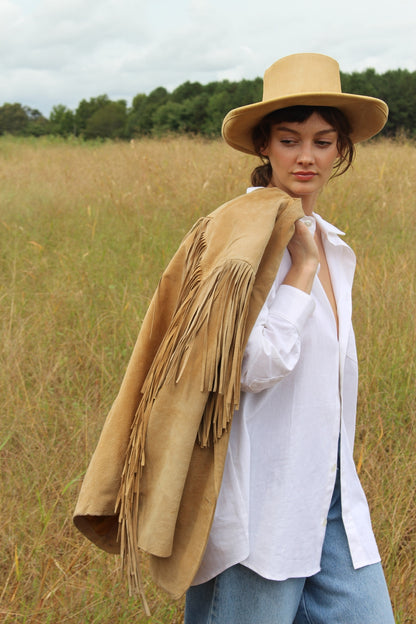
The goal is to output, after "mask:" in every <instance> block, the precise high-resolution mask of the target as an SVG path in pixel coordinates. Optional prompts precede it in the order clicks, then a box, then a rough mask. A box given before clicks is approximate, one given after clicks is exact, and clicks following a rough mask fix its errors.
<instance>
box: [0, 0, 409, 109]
mask: <svg viewBox="0 0 416 624" xmlns="http://www.w3.org/2000/svg"><path fill="white" fill-rule="evenodd" d="M415 41H416V2H415V0H396V1H395V2H391V1H387V0H348V1H347V2H341V1H340V0H338V1H336V0H335V1H334V0H314V1H311V0H297V1H296V2H295V1H293V0H284V1H283V0H280V1H279V0H260V1H258V0H0V105H1V104H3V103H4V102H19V103H21V104H24V105H27V106H30V107H32V108H37V109H39V110H40V111H41V112H42V113H43V114H44V115H49V113H50V110H51V108H52V106H53V105H55V104H64V105H65V106H67V107H68V108H71V109H73V110H74V109H75V108H76V107H77V105H78V103H79V102H80V100H82V99H84V98H85V99H90V98H91V97H95V96H97V95H101V94H104V93H105V94H107V95H108V96H109V97H110V99H113V100H115V99H126V100H127V102H128V103H129V104H130V102H131V99H132V97H133V96H134V95H136V94H137V93H146V94H148V93H150V92H151V91H152V90H153V89H155V88H156V87H159V86H163V87H166V88H167V89H168V90H169V91H171V90H172V89H174V88H175V87H177V86H178V85H180V84H182V83H183V82H185V81H187V80H190V81H199V82H201V83H202V84H206V83H208V82H211V81H213V80H222V79H224V78H228V79H230V80H240V79H242V78H249V79H252V78H255V77H256V76H263V73H264V70H265V69H266V68H267V67H268V66H269V65H271V64H272V63H273V62H274V61H275V60H277V59H278V58H280V57H282V56H286V55H287V54H292V53H295V52H320V53H323V54H328V55H329V56H333V57H334V58H336V59H337V61H338V62H339V64H340V66H341V69H342V70H343V71H345V72H351V71H354V70H357V71H361V70H363V69H366V68H367V67H373V68H375V69H376V70H377V71H378V72H380V73H382V72H384V71H386V70H388V69H397V68H406V69H409V70H411V71H414V70H415V69H416V44H415Z"/></svg>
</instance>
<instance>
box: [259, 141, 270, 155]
mask: <svg viewBox="0 0 416 624" xmlns="http://www.w3.org/2000/svg"><path fill="white" fill-rule="evenodd" d="M260 154H261V155H262V156H266V157H267V158H268V156H269V146H268V144H267V145H264V146H263V147H261V148H260Z"/></svg>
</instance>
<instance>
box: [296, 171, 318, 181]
mask: <svg viewBox="0 0 416 624" xmlns="http://www.w3.org/2000/svg"><path fill="white" fill-rule="evenodd" d="M293 175H294V176H295V178H296V179H297V180H303V181H308V180H312V178H314V177H315V176H316V173H315V172H314V171H294V172H293Z"/></svg>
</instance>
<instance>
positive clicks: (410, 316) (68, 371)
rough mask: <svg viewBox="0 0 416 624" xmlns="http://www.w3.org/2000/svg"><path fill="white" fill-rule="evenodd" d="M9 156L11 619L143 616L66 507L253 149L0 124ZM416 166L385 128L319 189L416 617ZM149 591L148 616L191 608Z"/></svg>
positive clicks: (363, 467)
mask: <svg viewBox="0 0 416 624" xmlns="http://www.w3.org/2000/svg"><path fill="white" fill-rule="evenodd" d="M0 162H1V168H0V176H1V185H0V232H1V271H0V298H1V308H0V313H1V332H2V333H1V342H2V355H1V358H2V359H1V369H0V370H1V372H0V375H1V389H2V396H1V401H2V403H1V405H2V414H1V420H0V452H1V455H0V459H1V477H0V478H1V497H2V509H3V513H2V530H1V533H0V552H1V553H2V557H1V562H0V620H1V619H2V621H3V622H7V623H9V624H10V623H12V622H13V623H14V622H16V623H20V622H30V623H32V624H38V623H39V624H41V623H42V624H43V623H46V622H50V623H56V622H73V623H87V622H88V623H98V622H99V623H100V624H107V623H108V624H110V623H113V622H121V623H133V622H134V623H135V624H137V623H140V622H144V621H145V620H144V618H143V615H142V611H141V608H140V604H139V603H138V601H137V600H136V599H133V598H129V597H128V596H127V592H126V588H125V585H124V583H123V582H122V580H121V579H120V577H119V574H118V567H119V561H118V558H117V557H113V556H110V555H106V554H105V553H102V552H100V551H99V550H98V549H96V548H95V547H94V546H92V545H91V544H90V543H88V542H87V540H85V539H84V538H83V537H82V536H81V535H80V534H78V533H77V532H76V531H75V530H74V528H73V526H72V521H71V515H72V512H73V508H74V504H75V501H76V497H77V492H78V489H79V484H80V479H81V477H82V474H83V471H84V470H85V468H86V466H87V463H88V461H89V458H90V456H91V453H92V451H93V449H94V446H95V443H96V440H97V437H98V435H99V432H100V429H101V426H102V423H103V419H104V417H105V415H106V413H107V411H108V409H109V406H110V404H111V402H112V400H113V399H114V396H115V394H116V392H117V390H118V387H119V383H120V380H121V377H122V374H123V372H124V368H125V366H126V363H127V360H128V357H129V354H130V351H131V348H132V346H133V343H134V340H135V337H136V333H137V330H138V327H139V325H140V320H141V318H142V316H143V314H144V311H145V309H146V306H147V303H148V301H149V297H150V295H151V293H152V291H153V289H154V287H155V284H156V282H157V279H158V277H159V275H160V272H161V270H162V269H163V267H164V266H165V264H166V263H167V261H168V259H169V258H170V256H171V255H172V253H173V251H174V250H175V248H176V247H177V244H178V243H179V241H180V239H181V238H182V236H183V234H184V233H185V231H186V230H187V229H188V228H189V227H190V225H191V224H192V223H193V222H194V221H195V220H196V218H197V217H198V216H199V215H200V214H203V213H207V212H209V211H211V210H212V209H213V208H214V207H216V206H217V205H219V204H220V203H222V202H223V201H225V200H226V199H229V198H231V197H234V196H235V195H237V194H240V193H243V192H244V191H245V187H246V186H247V182H248V177H249V171H250V169H251V167H252V165H253V160H252V159H251V158H250V157H246V156H244V155H239V154H238V153H233V151H232V150H230V149H229V148H227V147H225V146H224V145H222V144H221V143H220V142H211V143H205V142H203V141H199V140H186V139H172V140H166V141H159V142H157V141H145V140H143V141H139V142H137V143H135V144H111V143H108V144H102V145H91V144H89V145H81V144H77V143H73V144H71V143H67V144H65V143H62V142H51V141H16V140H9V139H7V138H3V139H1V141H0ZM415 180H416V149H415V147H414V146H413V145H409V144H406V143H401V144H399V143H396V144H395V143H389V142H379V143H373V144H369V145H367V146H364V147H362V148H361V149H360V150H359V153H358V157H357V161H356V165H355V168H354V170H353V171H351V172H349V173H348V174H346V175H345V176H344V177H343V178H340V179H338V180H336V181H334V182H333V183H331V185H330V186H329V187H328V189H327V191H326V192H325V194H324V195H323V196H322V198H321V201H320V212H321V214H322V215H323V216H325V217H327V218H329V219H330V220H332V221H334V222H335V223H336V224H337V225H338V226H339V227H340V228H341V229H343V230H344V231H346V233H347V240H348V241H349V242H350V243H351V244H352V246H353V247H354V249H355V250H356V252H357V256H358V271H357V276H356V284H355V312H354V321H355V328H356V334H357V343H358V348H359V353H360V360H361V362H360V364H361V377H360V398H359V423H358V430H357V444H356V459H357V463H358V466H359V470H360V473H361V477H362V481H363V484H364V487H365V489H366V491H367V493H368V497H369V500H370V505H371V508H372V517H373V524H374V528H375V532H376V534H377V537H378V541H379V545H380V548H381V551H382V555H383V560H384V566H385V571H386V576H387V580H388V583H389V586H390V590H391V596H392V600H393V604H394V608H395V612H396V619H397V622H398V623H400V624H404V623H405V622H408V623H410V622H416V593H415V591H416V590H415V588H416V566H415V560H416V533H415V530H414V527H415V525H416V505H415V495H414V492H415V486H416V454H415V448H416V400H415V372H416V371H415V331H416V330H415V314H414V311H415V266H416V251H415V250H416V245H415V243H414V238H415V231H416V226H415V217H414V192H415ZM148 594H149V598H150V602H151V606H152V610H153V619H152V621H153V622H155V623H168V622H172V623H175V622H176V623H178V622H180V621H181V618H182V604H181V603H176V604H173V603H171V602H170V601H169V599H167V598H166V597H165V596H163V595H161V594H160V593H159V592H158V591H157V590H156V589H155V588H153V587H152V586H151V585H150V584H149V586H148ZM363 624H364V623H363Z"/></svg>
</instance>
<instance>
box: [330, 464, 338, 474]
mask: <svg viewBox="0 0 416 624" xmlns="http://www.w3.org/2000/svg"><path fill="white" fill-rule="evenodd" d="M336 469H337V465H336V464H334V465H333V466H331V472H335V471H336Z"/></svg>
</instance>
